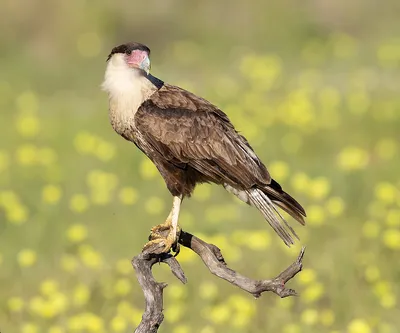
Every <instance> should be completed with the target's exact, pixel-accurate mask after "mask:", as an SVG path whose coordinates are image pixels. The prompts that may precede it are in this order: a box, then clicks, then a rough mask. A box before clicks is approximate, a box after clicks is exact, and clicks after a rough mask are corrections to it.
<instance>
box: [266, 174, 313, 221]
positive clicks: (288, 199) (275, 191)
mask: <svg viewBox="0 0 400 333" xmlns="http://www.w3.org/2000/svg"><path fill="white" fill-rule="evenodd" d="M262 190H263V191H264V192H265V193H266V194H267V195H268V196H269V197H270V198H271V199H272V200H273V201H279V202H280V203H279V204H278V205H279V206H280V207H281V208H282V209H283V210H285V211H286V212H287V213H289V214H290V215H291V216H292V217H293V218H295V219H296V220H298V221H299V222H300V223H301V224H303V225H304V219H303V217H302V216H304V217H305V216H306V212H305V210H304V208H303V207H302V206H301V205H300V204H299V203H298V202H297V201H296V200H295V199H294V198H293V197H292V196H290V195H289V194H287V193H286V192H285V191H284V190H282V187H281V186H280V185H279V184H278V183H277V182H276V181H275V180H273V179H272V181H271V184H269V185H267V186H265V187H263V188H262ZM298 216H299V217H300V220H299V219H298V218H297V217H298Z"/></svg>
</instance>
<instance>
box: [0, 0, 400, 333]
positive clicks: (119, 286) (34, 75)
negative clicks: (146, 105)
mask: <svg viewBox="0 0 400 333" xmlns="http://www.w3.org/2000/svg"><path fill="white" fill-rule="evenodd" d="M399 13H400V3H399V2H398V1H396V0H392V1H389V0H388V1H385V3H384V5H383V4H382V2H379V1H374V0H363V1H361V0H355V1H344V0H306V1H301V2H298V1H295V0H285V1H239V0H232V1H220V2H217V1H211V0H204V1H201V2H188V1H178V0H164V1H155V0H150V1H146V2H137V1H121V0H118V1H104V0H98V1H95V2H94V1H88V0H86V1H85V0H79V1H77V0H73V1H64V2H62V1H50V0H41V1H22V0H13V1H11V0H5V1H4V0H3V2H2V11H1V13H0V17H1V20H0V28H1V29H0V40H1V59H2V61H1V62H0V73H1V74H0V106H1V108H0V110H1V121H0V132H1V138H2V139H1V140H0V330H1V331H2V332H5V333H6V332H22V333H42V332H46V333H64V332H98V333H101V332H132V331H133V329H134V327H136V325H137V324H138V323H139V321H140V319H141V314H142V312H143V307H144V300H143V295H142V291H141V290H140V288H139V287H138V284H137V281H136V278H135V275H134V272H133V269H132V267H131V265H130V259H131V258H132V257H133V256H134V255H135V254H137V253H139V252H140V251H141V248H142V246H143V245H144V243H145V242H146V240H147V236H148V234H149V230H150V228H151V227H152V226H154V225H156V224H159V223H160V222H163V221H164V220H165V218H166V216H167V215H168V212H169V210H170V207H171V196H170V194H169V193H168V191H167V189H166V187H165V185H164V183H163V180H162V179H161V177H160V176H159V174H158V172H157V171H156V169H155V168H154V167H153V165H152V164H151V163H150V162H149V161H148V160H147V158H146V157H145V156H144V155H143V154H142V153H140V152H139V151H138V150H137V149H136V147H135V146H134V145H133V144H130V143H128V142H127V141H125V140H123V139H122V138H120V137H119V136H118V135H117V134H115V133H114V132H113V130H112V128H111V126H110V124H109V121H108V114H107V112H108V111H107V108H108V104H107V103H108V101H107V96H106V95H105V93H104V92H102V91H101V90H100V84H101V82H102V78H103V75H104V70H105V60H106V57H107V55H108V53H109V51H110V50H111V48H112V47H114V46H116V45H119V44H121V43H124V42H126V41H132V40H133V41H139V42H142V43H145V44H147V45H148V46H149V47H150V48H151V49H152V72H153V74H154V75H155V76H158V77H160V78H161V79H163V80H165V81H167V82H169V83H172V84H176V85H180V86H182V87H184V88H186V89H189V90H191V91H193V92H194V93H196V94H198V95H200V96H203V97H205V98H207V99H209V100H210V101H212V102H213V103H214V104H216V105H218V106H219V107H220V108H221V109H222V110H224V111H225V112H226V113H227V114H228V115H229V117H230V119H231V120H232V122H233V123H234V124H235V126H236V128H237V129H238V130H239V131H241V132H242V133H243V134H244V135H245V136H246V137H247V138H248V140H249V141H250V143H251V144H252V146H253V147H254V149H255V150H256V152H257V153H258V155H259V156H260V157H261V159H262V160H263V161H264V163H265V164H266V165H267V167H268V168H269V170H270V172H271V173H272V175H273V176H274V178H275V179H276V180H278V181H279V182H280V183H281V184H282V186H283V188H284V189H285V190H287V191H288V192H289V193H291V194H292V195H293V196H294V197H296V198H297V199H298V200H299V201H300V202H301V203H302V205H303V206H304V207H305V208H306V211H307V213H308V218H307V226H306V227H301V226H300V225H295V226H294V227H295V229H296V230H297V231H298V233H299V235H300V236H301V241H300V242H298V244H297V245H296V246H295V247H293V248H291V249H288V248H285V246H284V245H283V243H282V242H281V241H280V240H279V238H278V237H277V236H276V235H275V234H274V233H273V231H272V230H271V228H270V227H269V226H268V224H267V223H266V222H265V221H264V220H263V218H262V216H261V215H260V214H259V213H258V212H257V211H256V210H255V209H253V208H251V207H248V206H246V205H244V204H242V203H240V202H239V201H238V200H237V199H236V198H234V197H233V196H232V195H230V194H228V193H226V192H225V191H224V189H223V188H219V187H217V186H210V185H202V186H199V187H198V188H197V190H196V191H195V194H194V196H193V197H192V198H191V199H190V200H185V202H184V205H183V207H182V213H181V218H180V223H181V225H182V227H183V229H184V230H187V231H189V232H192V233H195V234H197V235H198V236H200V237H202V238H203V239H205V240H206V241H208V242H212V243H215V244H216V245H218V246H219V247H220V248H221V249H222V251H223V254H224V255H225V258H226V260H227V262H228V264H229V265H230V266H231V267H232V268H234V269H235V270H237V271H239V272H241V273H243V274H245V275H247V276H250V277H253V278H256V279H262V278H272V277H274V276H276V275H277V274H278V273H279V272H280V271H282V270H283V269H285V268H286V267H287V266H288V265H289V264H290V263H291V262H292V261H293V260H294V259H295V258H296V256H297V255H298V252H299V250H300V247H301V245H307V251H306V256H305V261H304V267H305V269H304V271H303V272H302V273H301V274H299V275H298V276H296V278H295V279H294V280H293V281H291V282H290V287H293V288H295V289H296V290H297V291H298V292H299V293H300V294H301V297H296V298H287V299H283V300H282V299H279V298H278V297H277V296H276V295H273V294H264V295H263V296H262V297H261V298H260V299H258V300H255V299H254V298H253V297H252V296H250V295H248V294H246V293H245V292H243V291H241V290H239V289H237V288H235V287H233V286H231V285H229V284H228V283H226V282H224V281H221V280H219V279H217V278H216V277H214V276H212V275H211V274H210V273H209V272H208V270H207V269H206V267H205V266H204V265H203V263H202V262H201V260H200V259H199V258H197V257H196V256H195V255H193V253H191V252H190V251H189V250H187V249H182V252H181V253H180V254H179V257H178V259H179V261H180V263H181V264H182V267H183V269H184V270H185V272H186V274H187V277H188V284H187V285H185V286H184V285H181V284H180V283H179V282H178V281H177V280H176V279H175V278H174V277H173V276H172V275H171V273H170V272H169V270H168V268H167V267H164V266H158V267H155V269H154V270H155V274H156V277H157V279H159V280H160V281H165V282H168V283H169V287H168V288H167V289H166V290H165V321H164V323H163V325H162V327H161V329H160V332H165V333H167V332H172V333H191V332H195V333H217V332H233V333H236V332H251V333H265V332H282V333H303V332H307V333H313V332H329V333H345V332H348V333H373V332H378V333H392V332H398V331H399V328H398V327H399V326H400V310H399V303H400V290H399V284H398V283H399V280H400V266H399V251H400V194H399V186H400V176H399V169H400V157H399V149H400V147H399V145H400V141H399V137H400V95H399V87H400V38H399V36H400V20H399ZM291 224H292V225H294V224H296V223H295V221H293V220H291Z"/></svg>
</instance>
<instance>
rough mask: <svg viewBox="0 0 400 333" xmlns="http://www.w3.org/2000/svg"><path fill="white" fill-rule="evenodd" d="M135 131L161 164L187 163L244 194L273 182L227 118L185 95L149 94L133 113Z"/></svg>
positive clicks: (175, 91)
mask: <svg viewBox="0 0 400 333" xmlns="http://www.w3.org/2000/svg"><path fill="white" fill-rule="evenodd" d="M135 126H136V128H137V130H139V131H140V133H141V135H142V136H143V137H144V139H145V140H146V141H147V142H148V143H149V144H150V145H151V146H152V147H153V149H154V150H156V151H157V152H159V153H160V154H162V156H163V157H164V158H165V159H167V160H168V161H170V162H171V163H176V164H179V165H181V164H182V163H186V164H188V165H190V166H191V167H193V168H194V169H196V170H197V171H198V172H200V173H202V174H204V175H207V176H208V177H209V178H211V179H210V180H212V181H215V182H221V181H223V182H225V183H228V184H234V185H236V186H240V187H243V188H250V187H251V186H254V185H267V184H269V183H270V181H271V178H270V175H269V173H268V171H267V169H266V168H265V166H264V165H263V164H262V162H261V161H260V160H259V159H258V157H257V156H256V154H255V153H254V152H253V150H252V148H251V147H250V145H249V144H248V142H247V141H246V139H244V138H243V137H242V136H241V135H240V134H238V133H237V132H236V130H235V129H234V127H233V125H232V124H231V123H230V122H229V119H228V117H227V116H226V115H225V114H224V113H223V112H222V111H221V110H219V109H218V108H216V107H215V106H214V105H212V104H211V103H209V102H208V101H206V100H204V99H201V98H199V97H197V96H195V95H193V94H191V93H189V92H187V91H185V90H183V89H180V88H177V87H174V86H168V85H165V86H164V87H163V88H162V89H160V90H159V92H156V93H155V94H153V95H152V96H151V97H150V98H149V99H148V100H146V101H145V102H144V103H143V104H142V105H141V107H140V108H139V109H138V111H137V112H136V114H135Z"/></svg>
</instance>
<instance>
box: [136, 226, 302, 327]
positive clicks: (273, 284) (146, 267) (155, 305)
mask: <svg viewBox="0 0 400 333" xmlns="http://www.w3.org/2000/svg"><path fill="white" fill-rule="evenodd" d="M179 244H181V245H183V246H185V247H187V248H189V249H191V250H192V251H194V252H195V253H196V254H197V255H198V256H199V257H200V258H201V259H202V260H203V262H204V264H205V265H206V266H207V268H208V269H209V270H210V272H211V273H212V274H214V275H216V276H218V277H219V278H221V279H224V280H226V281H228V282H229V283H231V284H233V285H235V286H238V287H239V288H241V289H242V290H244V291H247V292H248V293H250V294H252V295H253V296H254V297H256V298H258V297H260V296H261V294H262V293H263V292H266V291H270V292H273V293H275V294H277V295H278V296H279V297H281V298H284V297H288V296H296V295H297V293H296V291H295V290H293V289H289V288H286V286H285V284H286V282H288V281H289V280H290V279H292V278H293V277H294V276H295V275H296V274H297V273H299V272H300V271H301V269H302V265H303V264H302V260H303V256H304V251H305V248H304V247H303V248H302V249H301V251H300V254H299V256H298V257H297V259H296V261H295V262H293V263H292V264H291V265H290V266H289V267H288V268H286V269H285V270H284V271H283V272H282V273H280V274H279V275H278V276H277V277H275V278H273V279H267V280H253V279H251V278H248V277H245V276H243V275H241V274H239V273H237V272H236V271H234V270H232V269H230V268H229V267H228V266H227V264H226V262H225V260H224V258H223V256H222V253H221V251H220V249H219V248H218V247H217V246H215V245H213V244H209V243H206V242H205V241H203V240H201V239H200V238H198V237H196V236H194V235H192V234H190V233H188V232H184V231H181V234H180V238H179ZM159 246H162V244H159ZM157 250H158V249H157V248H147V249H146V251H144V252H142V253H140V254H139V255H138V256H136V257H134V258H133V259H132V265H133V268H134V269H135V271H136V276H137V279H138V281H139V284H140V286H141V288H142V290H143V293H144V297H145V301H146V308H145V312H144V314H143V316H142V321H141V322H140V324H139V326H138V327H137V328H136V330H135V333H156V332H157V331H158V328H159V327H160V325H161V323H162V321H163V320H164V314H163V290H164V288H165V287H166V286H167V284H166V283H160V282H157V281H156V280H155V279H154V277H153V274H152V270H151V269H152V267H153V265H154V264H156V263H165V264H167V265H168V266H169V267H170V269H171V271H172V273H173V274H174V275H175V276H176V277H177V278H178V279H179V280H180V281H181V282H182V283H184V284H185V283H186V282H187V280H186V277H185V274H184V272H183V270H182V268H181V266H180V265H179V262H178V261H177V260H176V258H175V257H174V256H172V255H171V254H154V253H157V252H158V251H157Z"/></svg>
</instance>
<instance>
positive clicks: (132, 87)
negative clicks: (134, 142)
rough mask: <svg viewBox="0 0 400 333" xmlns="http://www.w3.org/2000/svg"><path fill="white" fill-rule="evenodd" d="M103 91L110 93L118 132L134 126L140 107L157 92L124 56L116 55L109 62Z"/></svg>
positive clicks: (112, 119)
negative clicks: (135, 116)
mask: <svg viewBox="0 0 400 333" xmlns="http://www.w3.org/2000/svg"><path fill="white" fill-rule="evenodd" d="M102 89H103V90H104V91H106V92H107V93H108V99H109V104H110V108H109V114H110V120H111V123H112V125H113V127H114V129H115V130H116V131H117V132H120V131H121V130H122V127H124V128H125V127H130V126H132V125H133V124H132V123H133V118H134V115H135V113H136V111H137V110H138V108H139V107H140V105H141V104H142V103H143V102H144V101H145V100H146V99H148V98H149V97H150V96H151V95H152V94H153V93H154V92H155V91H156V90H157V88H156V87H155V86H154V85H153V84H152V83H151V82H150V81H149V80H148V79H147V78H146V77H145V76H143V75H142V73H140V71H139V70H137V69H133V68H130V67H129V66H128V65H127V64H126V61H125V58H124V55H123V54H114V55H113V56H112V57H111V59H110V60H109V61H108V63H107V68H106V73H105V76H104V81H103V84H102ZM116 127H117V128H118V129H117V128H116Z"/></svg>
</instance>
